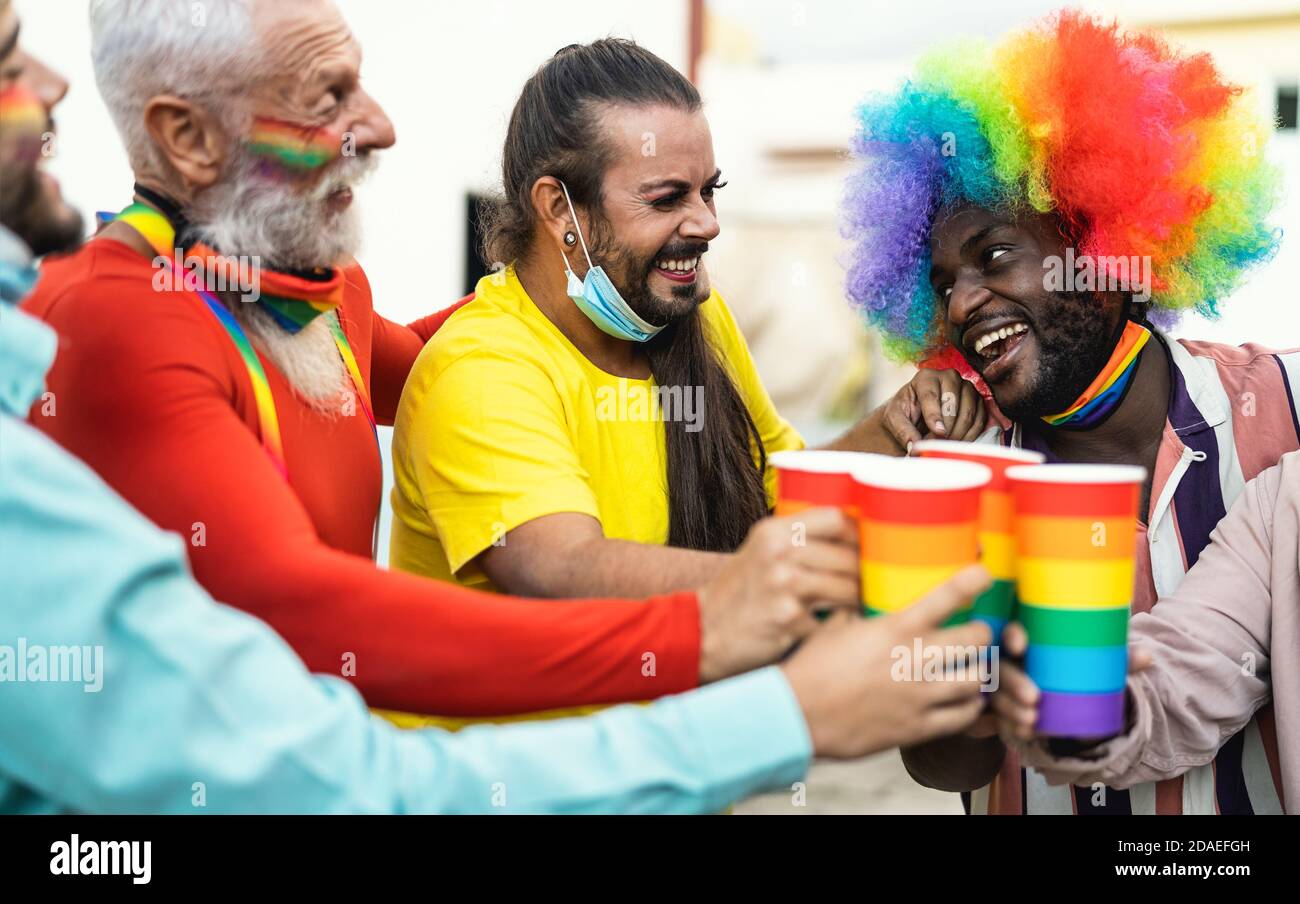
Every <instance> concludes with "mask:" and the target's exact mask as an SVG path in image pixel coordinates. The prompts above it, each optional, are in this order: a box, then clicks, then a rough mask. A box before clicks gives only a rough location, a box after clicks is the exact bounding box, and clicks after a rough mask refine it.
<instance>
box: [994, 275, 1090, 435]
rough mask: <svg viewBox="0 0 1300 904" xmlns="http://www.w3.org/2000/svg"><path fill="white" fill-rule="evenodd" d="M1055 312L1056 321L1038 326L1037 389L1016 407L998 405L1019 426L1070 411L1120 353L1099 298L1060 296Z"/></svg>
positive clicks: (1061, 293) (1056, 296) (1033, 387)
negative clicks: (1115, 353) (1111, 359)
mask: <svg viewBox="0 0 1300 904" xmlns="http://www.w3.org/2000/svg"><path fill="white" fill-rule="evenodd" d="M1050 310H1051V320H1050V321H1047V322H1044V321H1045V320H1046V318H1044V320H1038V321H1036V322H1035V323H1034V330H1035V332H1036V338H1037V339H1038V348H1039V360H1040V364H1039V368H1038V373H1037V374H1036V375H1035V379H1034V381H1033V385H1032V386H1031V387H1030V389H1029V391H1028V392H1027V393H1025V395H1024V396H1023V397H1021V398H1020V399H1019V400H1018V401H1016V402H1013V403H1008V404H1006V405H1003V404H1002V402H1001V401H998V406H999V407H1000V408H1001V409H1002V413H1003V414H1005V415H1006V416H1007V417H1009V418H1011V419H1012V420H1013V421H1033V420H1037V419H1039V418H1043V417H1050V416H1051V415H1054V414H1058V413H1060V412H1062V411H1064V410H1065V409H1066V408H1068V407H1070V406H1071V405H1072V404H1074V402H1075V400H1076V399H1078V398H1079V395H1080V394H1081V393H1082V392H1083V391H1084V390H1085V389H1087V388H1088V386H1089V384H1091V383H1092V381H1093V380H1094V379H1096V377H1097V374H1099V373H1101V369H1102V368H1103V367H1105V366H1106V362H1107V361H1108V360H1109V359H1110V355H1111V352H1113V351H1114V350H1115V338H1116V337H1115V334H1114V331H1113V330H1112V329H1111V327H1110V325H1109V324H1108V323H1107V316H1106V314H1107V309H1106V307H1105V306H1104V304H1103V303H1102V301H1101V299H1099V298H1097V296H1095V295H1092V294H1089V293H1079V292H1057V293H1055V298H1054V301H1053V303H1052V307H1051V308H1050ZM994 398H995V399H996V394H995V396H994Z"/></svg>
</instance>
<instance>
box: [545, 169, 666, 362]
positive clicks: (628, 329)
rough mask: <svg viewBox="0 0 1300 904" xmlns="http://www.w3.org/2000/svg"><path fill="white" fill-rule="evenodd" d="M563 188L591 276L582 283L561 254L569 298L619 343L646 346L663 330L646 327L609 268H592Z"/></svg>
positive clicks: (659, 327)
mask: <svg viewBox="0 0 1300 904" xmlns="http://www.w3.org/2000/svg"><path fill="white" fill-rule="evenodd" d="M560 188H562V189H564V200H565V202H566V203H567V204H568V205H569V213H570V214H572V215H573V227H574V229H576V230H577V232H578V241H580V242H581V243H582V253H583V256H584V257H586V258H587V276H586V278H585V279H578V275H577V274H576V273H574V272H573V268H572V267H570V266H569V255H567V254H564V252H563V251H561V252H560V253H561V254H563V255H564V272H565V273H567V274H568V277H569V285H568V289H567V291H568V295H569V297H570V298H572V299H573V303H574V304H576V305H577V306H578V310H580V311H582V313H584V314H586V315H587V318H588V319H589V320H590V321H591V322H592V323H594V324H596V326H598V327H599V328H600V329H601V331H602V332H605V333H608V334H609V335H611V336H613V337H614V338H615V339H624V340H626V341H628V342H645V341H646V340H647V339H650V338H652V337H653V336H656V335H658V334H659V332H660V331H661V330H663V327H661V326H655V325H654V324H652V323H646V322H645V321H644V320H642V319H641V318H640V317H638V316H637V315H636V312H635V311H633V310H632V308H631V307H629V306H628V303H627V302H626V301H624V300H623V296H622V295H620V294H619V293H618V289H616V288H614V283H612V282H611V281H610V278H609V276H607V275H606V274H605V268H604V267H597V266H594V265H593V264H592V262H591V254H590V253H588V251H587V240H586V239H585V238H583V237H582V227H581V226H579V225H578V215H577V213H575V212H574V210H573V201H572V200H571V199H570V198H569V187H568V186H567V185H565V184H564V183H563V182H561V183H560Z"/></svg>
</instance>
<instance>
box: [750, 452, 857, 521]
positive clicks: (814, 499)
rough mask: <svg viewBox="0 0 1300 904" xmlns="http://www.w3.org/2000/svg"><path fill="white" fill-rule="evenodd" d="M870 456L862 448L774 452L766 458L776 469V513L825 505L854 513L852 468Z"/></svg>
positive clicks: (789, 513)
mask: <svg viewBox="0 0 1300 904" xmlns="http://www.w3.org/2000/svg"><path fill="white" fill-rule="evenodd" d="M871 458H872V456H871V455H870V454H869V453H866V452H834V451H829V450H824V449H798V450H787V451H785V452H776V453H774V454H773V455H772V456H771V457H770V458H769V459H768V462H769V463H770V464H771V465H772V467H773V468H774V469H776V514H777V515H778V516H779V515H793V514H795V513H796V512H801V511H803V510H804V509H810V508H818V507H821V506H829V507H832V508H837V509H840V510H841V511H843V512H845V513H846V514H848V515H849V516H850V517H854V518H856V517H857V484H856V483H854V481H853V476H852V475H853V469H854V468H857V467H861V465H862V464H863V461H864V460H870V459H871Z"/></svg>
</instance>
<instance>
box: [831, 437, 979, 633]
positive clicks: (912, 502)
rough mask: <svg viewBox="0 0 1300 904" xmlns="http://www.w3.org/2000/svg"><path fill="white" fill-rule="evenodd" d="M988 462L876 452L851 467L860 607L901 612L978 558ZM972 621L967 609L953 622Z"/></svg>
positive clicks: (869, 610)
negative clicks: (859, 548)
mask: <svg viewBox="0 0 1300 904" xmlns="http://www.w3.org/2000/svg"><path fill="white" fill-rule="evenodd" d="M991 478H992V473H991V472H990V471H989V469H988V468H986V467H984V466H983V465H977V464H974V463H972V462H966V461H945V460H942V459H937V458H889V457H887V456H882V455H873V456H871V457H870V458H869V459H868V460H866V461H864V462H863V463H862V464H861V465H860V466H859V467H858V468H856V469H855V470H854V472H853V479H854V481H856V483H857V498H858V512H859V517H858V536H859V537H860V538H861V541H862V605H863V608H864V609H865V610H866V613H867V614H868V615H878V614H882V613H888V612H897V611H899V610H900V609H906V608H907V607H908V606H910V605H912V603H914V602H916V601H917V600H919V599H920V598H921V597H923V596H925V595H926V594H927V593H929V592H930V591H931V590H933V589H934V588H935V587H938V586H939V585H940V584H942V583H943V582H944V581H946V580H948V579H949V578H951V577H952V576H953V575H954V574H956V573H957V572H958V571H960V570H961V569H962V568H964V567H965V566H967V565H972V564H974V563H975V562H977V561H979V510H980V493H981V491H982V490H983V489H984V487H985V486H987V485H988V482H989V480H990V479H991ZM969 619H970V610H969V609H967V610H963V611H962V612H959V613H957V615H955V616H953V617H952V618H951V619H949V624H960V623H962V622H965V621H968V620H969Z"/></svg>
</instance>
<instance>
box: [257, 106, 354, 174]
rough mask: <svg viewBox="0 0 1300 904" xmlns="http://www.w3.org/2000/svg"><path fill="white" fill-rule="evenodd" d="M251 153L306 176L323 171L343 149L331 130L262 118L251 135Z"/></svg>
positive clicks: (337, 137)
mask: <svg viewBox="0 0 1300 904" xmlns="http://www.w3.org/2000/svg"><path fill="white" fill-rule="evenodd" d="M248 149H249V150H250V151H252V152H253V153H254V154H256V155H257V156H259V157H262V158H263V159H265V160H269V161H271V162H273V163H276V164H278V165H279V166H281V167H283V168H284V169H287V170H292V171H294V172H299V173H303V172H310V171H311V170H315V169H320V168H321V167H322V166H324V165H325V164H327V163H329V162H330V161H331V160H333V159H334V158H336V157H338V156H339V155H340V154H341V153H342V149H343V145H342V142H341V140H340V138H339V136H338V135H336V134H334V133H333V132H332V131H330V130H329V129H324V128H314V127H307V126H299V125H294V124H293V123H290V122H285V121H283V120H280V119H271V118H269V117H265V116H259V117H257V118H256V119H255V120H254V121H253V129H252V131H251V132H250V133H249V136H248Z"/></svg>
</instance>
